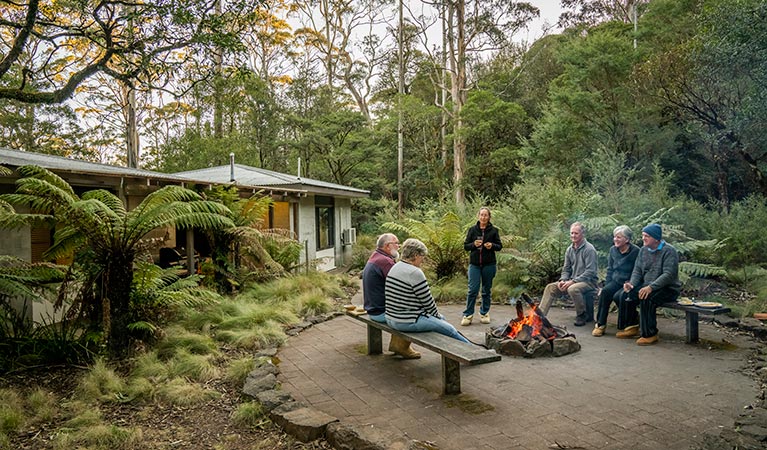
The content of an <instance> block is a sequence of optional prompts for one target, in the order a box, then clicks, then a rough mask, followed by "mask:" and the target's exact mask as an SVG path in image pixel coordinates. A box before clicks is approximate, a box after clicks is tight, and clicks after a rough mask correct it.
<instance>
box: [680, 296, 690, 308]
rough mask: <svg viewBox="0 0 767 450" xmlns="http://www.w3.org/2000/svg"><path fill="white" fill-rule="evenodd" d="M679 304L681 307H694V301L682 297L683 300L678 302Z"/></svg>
mask: <svg viewBox="0 0 767 450" xmlns="http://www.w3.org/2000/svg"><path fill="white" fill-rule="evenodd" d="M677 303H679V304H680V305H685V306H690V305H692V304H693V301H692V300H690V299H689V298H687V297H682V298H680V299H679V300H678V301H677Z"/></svg>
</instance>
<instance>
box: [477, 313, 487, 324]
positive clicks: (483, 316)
mask: <svg viewBox="0 0 767 450" xmlns="http://www.w3.org/2000/svg"><path fill="white" fill-rule="evenodd" d="M479 323H490V313H487V314H480V315H479Z"/></svg>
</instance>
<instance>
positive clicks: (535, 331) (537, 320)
mask: <svg viewBox="0 0 767 450" xmlns="http://www.w3.org/2000/svg"><path fill="white" fill-rule="evenodd" d="M535 309H536V307H535V306H533V307H532V309H531V310H530V313H529V314H528V315H526V316H525V317H524V318H523V319H521V320H520V319H514V320H512V321H511V323H510V324H509V325H511V331H509V334H508V336H509V338H510V339H515V338H516V337H517V336H518V335H519V333H520V331H522V329H523V328H524V327H525V325H527V326H528V327H530V330H531V332H530V337H531V338H534V337H536V336H538V335H540V334H541V329H542V328H543V326H544V325H543V321H542V320H541V317H540V316H539V315H538V314H536V312H535ZM552 339H553V336H552Z"/></svg>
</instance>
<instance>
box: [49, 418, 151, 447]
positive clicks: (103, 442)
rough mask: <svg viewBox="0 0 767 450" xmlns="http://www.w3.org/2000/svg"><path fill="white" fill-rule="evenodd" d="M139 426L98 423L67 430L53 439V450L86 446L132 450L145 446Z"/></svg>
mask: <svg viewBox="0 0 767 450" xmlns="http://www.w3.org/2000/svg"><path fill="white" fill-rule="evenodd" d="M142 439H143V434H142V432H141V429H140V428H123V427H117V426H114V425H105V424H98V425H92V426H89V427H88V428H86V429H78V430H68V431H67V432H64V433H61V434H59V435H58V436H56V438H55V439H54V441H53V448H54V449H55V450H69V449H73V448H88V449H93V450H102V449H103V450H133V449H140V448H146V447H145V445H143V444H142Z"/></svg>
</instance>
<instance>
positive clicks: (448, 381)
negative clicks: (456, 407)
mask: <svg viewBox="0 0 767 450" xmlns="http://www.w3.org/2000/svg"><path fill="white" fill-rule="evenodd" d="M442 393H443V394H445V395H453V394H460V393H461V363H459V362H458V361H455V360H452V359H450V358H446V357H444V356H443V357H442Z"/></svg>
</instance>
